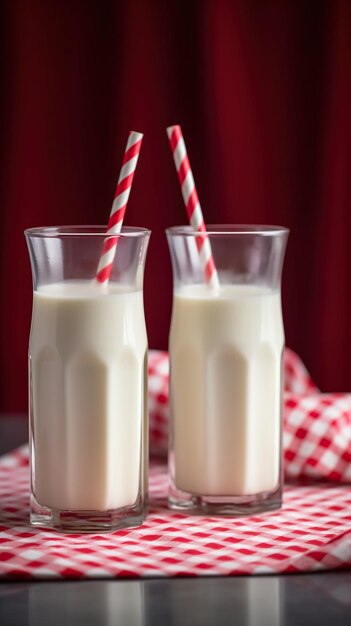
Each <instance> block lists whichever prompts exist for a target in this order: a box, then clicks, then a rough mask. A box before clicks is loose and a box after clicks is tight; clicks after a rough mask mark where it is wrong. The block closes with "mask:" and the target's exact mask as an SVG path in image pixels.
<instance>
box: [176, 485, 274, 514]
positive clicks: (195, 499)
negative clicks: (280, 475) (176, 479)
mask: <svg viewBox="0 0 351 626" xmlns="http://www.w3.org/2000/svg"><path fill="white" fill-rule="evenodd" d="M168 504H169V507H170V508H171V509H173V510H174V511H182V512H183V513H189V514H191V515H223V516H225V515H227V516H232V517H243V516H248V515H256V514H257V513H267V512H269V511H276V510H277V509H280V508H281V506H282V488H281V487H280V486H279V487H278V488H277V489H275V490H274V491H269V492H263V493H259V494H254V495H248V496H203V495H198V494H192V493H187V492H185V491H180V490H179V489H177V488H176V486H175V485H174V484H172V483H171V486H170V491H169V498H168Z"/></svg>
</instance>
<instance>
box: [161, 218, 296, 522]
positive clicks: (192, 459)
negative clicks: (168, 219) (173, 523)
mask: <svg viewBox="0 0 351 626" xmlns="http://www.w3.org/2000/svg"><path fill="white" fill-rule="evenodd" d="M198 235H203V233H196V232H194V231H193V230H192V228H191V227H187V226H181V227H175V228H169V229H168V230H167V239H168V244H169V249H170V253H171V259H172V268H173V280H174V293H173V311H172V323H171V331H170V341H169V352H170V372H171V375H170V403H171V428H170V431H171V432H170V448H169V471H170V477H171V487H170V496H169V503H170V506H171V507H172V508H175V509H180V510H190V511H192V512H202V513H203V512H206V513H218V514H233V515H236V514H238V515H240V514H246V513H247V514H248V513H251V512H252V513H253V512H259V511H266V510H273V509H276V508H279V507H280V506H281V500H282V454H281V450H282V448H281V440H282V355H283V348H284V329H283V320H282V311H281V295H280V283H281V272H282V265H283V259H284V252H285V247H286V242H287V237H288V231H287V229H285V228H281V227H276V226H272V227H271V226H235V225H234V226H210V227H208V230H207V236H208V238H209V242H210V246H211V250H212V254H213V259H214V262H215V266H216V269H217V272H218V278H219V286H218V287H215V288H212V287H210V286H209V285H208V284H206V283H205V281H204V266H203V261H202V260H201V252H200V253H199V250H198V247H197V245H196V237H197V236H198Z"/></svg>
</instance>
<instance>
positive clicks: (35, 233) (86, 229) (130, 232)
mask: <svg viewBox="0 0 351 626" xmlns="http://www.w3.org/2000/svg"><path fill="white" fill-rule="evenodd" d="M106 231H107V226H102V225H84V226H83V225H73V226H39V227H35V228H26V229H25V231H24V234H25V236H26V237H41V238H48V237H50V238H53V239H54V238H60V237H99V238H101V239H107V238H109V237H116V236H118V237H146V236H147V235H150V234H151V230H149V229H148V228H143V227H141V226H122V230H121V232H120V233H116V234H113V233H107V232H106Z"/></svg>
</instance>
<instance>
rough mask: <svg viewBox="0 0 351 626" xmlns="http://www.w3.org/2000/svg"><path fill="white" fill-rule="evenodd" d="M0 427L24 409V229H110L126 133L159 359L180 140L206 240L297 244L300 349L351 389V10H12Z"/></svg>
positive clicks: (2, 173) (117, 6)
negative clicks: (234, 236) (256, 227)
mask: <svg viewBox="0 0 351 626" xmlns="http://www.w3.org/2000/svg"><path fill="white" fill-rule="evenodd" d="M0 13H1V14H0V18H1V19H0V30H1V32H0V47H1V65H0V78H1V82H0V89H1V103H0V108H1V112H0V124H1V142H0V215H1V217H0V226H1V229H0V254H1V263H0V288H1V307H0V346H1V353H0V410H2V411H5V410H7V411H9V410H12V411H21V410H24V409H25V408H26V404H27V343H28V335H29V328H30V315H31V297H32V295H31V276H30V269H29V260H28V256H27V250H26V246H25V242H24V237H23V229H24V228H26V227H30V226H42V225H57V224H73V223H86V224H89V223H93V224H94V223H106V220H107V215H108V212H109V209H110V205H111V200H112V197H113V193H114V187H115V182H116V176H117V172H118V169H119V166H120V161H121V158H122V153H123V149H124V145H125V141H126V136H127V132H128V130H130V129H135V130H139V131H143V132H144V133H145V139H144V144H143V148H142V153H141V157H140V160H139V166H138V170H137V173H136V177H135V181H134V186H133V190H132V193H131V198H130V205H129V207H128V212H127V218H126V222H127V223H128V224H130V225H139V226H148V227H150V228H151V229H152V231H153V235H152V239H151V244H150V249H149V256H148V262H147V268H146V279H145V302H146V318H147V326H148V333H149V341H150V346H151V347H159V348H166V346H167V335H168V327H169V320H170V311H171V268H170V263H169V257H168V250H167V246H166V242H165V237H164V229H165V227H166V226H169V225H174V224H179V223H184V222H186V217H185V210H184V208H183V204H182V198H181V195H180V190H179V188H178V181H177V178H176V175H175V171H174V166H173V162H172V159H171V155H170V151H169V146H168V143H167V138H166V134H165V128H166V126H167V125H169V124H173V123H181V124H182V126H183V130H184V134H185V138H186V142H187V145H188V150H189V154H190V158H191V162H192V166H193V170H194V172H195V177H196V182H197V187H198V191H199V194H200V198H201V203H202V206H203V211H204V213H205V216H206V220H207V221H208V222H217V223H218V222H228V223H229V222H246V223H247V222H259V223H272V224H283V225H286V226H288V227H290V229H291V236H290V240H289V243H288V250H287V256H286V263H285V270H284V276H283V283H284V289H283V306H284V315H285V327H286V338H287V344H288V345H289V346H291V347H292V348H293V349H295V350H297V352H298V353H299V354H300V355H301V356H302V358H303V359H304V361H305V362H306V364H307V366H308V367H309V369H310V371H311V373H312V375H313V377H314V378H315V380H316V381H317V383H318V384H319V385H320V387H321V388H322V389H324V390H347V389H350V386H351V356H350V355H351V330H350V329H351V324H350V315H351V277H350V267H351V246H350V239H351V2H349V1H348V0H345V1H343V0H333V1H330V2H322V1H320V0H318V1H316V2H313V1H312V0H310V1H309V2H305V1H301V2H299V1H296V0H294V1H291V2H281V1H277V2H275V1H266V2H262V1H253V0H251V1H247V0H243V1H234V0H232V1H225V0H207V1H206V0H201V1H199V2H197V1H195V0H192V1H189V0H177V1H176V2H172V1H169V0H168V1H167V2H165V1H164V0H160V1H152V0H150V1H149V2H145V1H143V0H140V1H137V0H125V2H116V1H114V2H108V1H107V0H104V1H103V2H101V1H98V0H97V1H94V2H92V1H89V0H81V1H79V0H75V1H72V2H68V1H67V2H65V1H62V0H57V1H55V0H51V1H50V0H43V1H40V0H30V1H26V0H23V1H17V0H8V2H2V3H1V7H0Z"/></svg>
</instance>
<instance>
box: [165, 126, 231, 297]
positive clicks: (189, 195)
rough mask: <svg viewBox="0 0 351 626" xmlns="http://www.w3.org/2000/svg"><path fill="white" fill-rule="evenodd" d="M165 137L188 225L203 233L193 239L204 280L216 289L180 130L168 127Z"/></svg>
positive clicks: (217, 285) (201, 217)
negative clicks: (176, 175)
mask: <svg viewBox="0 0 351 626" xmlns="http://www.w3.org/2000/svg"><path fill="white" fill-rule="evenodd" d="M167 135H168V139H169V143H170V146H171V150H172V154H173V159H174V163H175V167H176V170H177V174H178V179H179V183H180V187H181V190H182V194H183V199H184V203H185V206H186V210H187V213H188V217H189V221H190V224H191V226H192V227H193V229H194V230H195V231H200V232H201V233H203V234H201V235H200V234H199V235H197V236H196V237H195V241H196V245H197V249H198V251H199V254H200V262H201V265H202V268H203V271H204V276H205V280H206V282H207V284H208V285H209V286H210V287H212V288H214V289H218V287H219V280H218V273H217V270H216V265H215V262H214V258H213V254H212V249H211V244H210V241H209V238H208V236H207V234H206V226H205V222H204V218H203V215H202V211H201V206H200V202H199V197H198V195H197V191H196V187H195V182H194V177H193V174H192V171H191V167H190V162H189V158H188V154H187V151H186V147H185V143H184V138H183V133H182V129H181V127H180V126H178V125H177V126H169V127H168V128H167Z"/></svg>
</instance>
